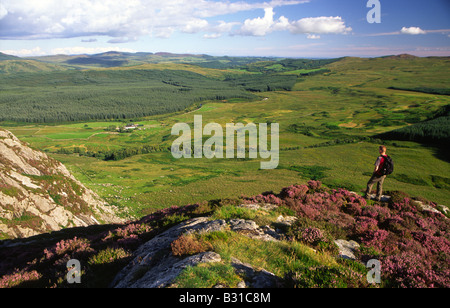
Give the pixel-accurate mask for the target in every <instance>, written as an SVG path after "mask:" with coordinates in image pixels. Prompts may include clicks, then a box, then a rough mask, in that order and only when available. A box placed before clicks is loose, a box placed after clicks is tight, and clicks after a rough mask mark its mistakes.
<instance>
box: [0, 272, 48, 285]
mask: <svg viewBox="0 0 450 308" xmlns="http://www.w3.org/2000/svg"><path fill="white" fill-rule="evenodd" d="M41 277H42V275H41V274H39V273H38V272H37V271H30V272H27V271H25V270H21V271H17V270H16V272H15V273H14V274H11V275H5V276H3V277H1V278H0V289H1V288H13V287H17V286H20V285H21V284H23V283H25V282H30V281H36V280H39V279H40V278H41Z"/></svg>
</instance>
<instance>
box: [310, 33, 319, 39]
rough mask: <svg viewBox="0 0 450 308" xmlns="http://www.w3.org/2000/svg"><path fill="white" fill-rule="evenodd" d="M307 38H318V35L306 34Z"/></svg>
mask: <svg viewBox="0 0 450 308" xmlns="http://www.w3.org/2000/svg"><path fill="white" fill-rule="evenodd" d="M307 38H308V39H310V40H318V39H320V35H317V34H308V36H307Z"/></svg>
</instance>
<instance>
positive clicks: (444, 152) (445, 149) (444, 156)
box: [423, 144, 450, 163]
mask: <svg viewBox="0 0 450 308" xmlns="http://www.w3.org/2000/svg"><path fill="white" fill-rule="evenodd" d="M423 146H425V147H427V148H430V149H431V150H432V151H433V155H434V156H435V157H436V158H438V159H440V160H443V161H445V162H447V163H450V146H449V145H440V146H429V145H425V144H424V145H423Z"/></svg>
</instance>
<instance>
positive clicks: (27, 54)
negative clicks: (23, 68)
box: [1, 47, 46, 57]
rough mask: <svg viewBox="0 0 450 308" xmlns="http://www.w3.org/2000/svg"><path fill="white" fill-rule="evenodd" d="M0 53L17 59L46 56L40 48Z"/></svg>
mask: <svg viewBox="0 0 450 308" xmlns="http://www.w3.org/2000/svg"><path fill="white" fill-rule="evenodd" d="M1 52H3V53H5V54H8V55H13V56H18V57H32V56H43V55H46V52H44V51H43V50H42V49H41V47H35V48H32V49H19V50H1Z"/></svg>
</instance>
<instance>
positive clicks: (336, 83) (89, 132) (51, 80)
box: [0, 55, 450, 217]
mask: <svg viewBox="0 0 450 308" xmlns="http://www.w3.org/2000/svg"><path fill="white" fill-rule="evenodd" d="M116 56H117V55H116ZM121 56H122V57H125V56H126V55H121ZM137 56H138V55H134V58H129V61H128V62H126V63H125V62H117V61H119V60H118V59H116V60H117V61H116V62H115V63H108V65H106V64H105V65H103V67H101V68H100V67H93V66H92V65H93V64H92V63H94V62H92V61H91V64H90V65H91V66H90V67H87V66H86V63H88V62H89V61H84V62H83V61H78V62H77V61H71V62H70V64H71V66H68V64H67V63H65V65H64V66H61V62H62V60H61V59H59V60H58V61H59V63H58V62H57V61H53V62H52V63H48V61H50V60H51V59H49V58H48V59H46V61H47V62H46V63H45V64H43V65H46V66H47V65H52V66H58V65H59V66H60V67H61V68H62V69H61V70H60V71H56V70H55V71H51V72H49V71H42V72H25V71H23V70H20V71H19V72H16V73H15V72H11V71H10V70H9V71H8V73H5V74H0V119H1V120H2V121H3V122H0V126H1V127H3V128H5V129H8V130H10V131H11V132H12V133H14V134H15V135H16V136H17V137H18V138H19V139H21V140H22V141H26V142H28V143H29V144H30V145H31V146H32V147H34V148H36V149H39V150H42V151H45V152H47V153H49V154H50V155H51V156H52V157H54V158H56V159H57V160H59V161H61V162H63V163H64V164H65V165H66V166H67V167H68V168H69V169H70V171H71V172H72V173H73V174H74V175H75V176H76V178H77V179H79V180H80V181H81V182H82V183H83V184H85V185H86V186H87V187H89V188H91V189H92V190H94V191H95V192H97V193H98V194H99V195H100V196H101V197H102V198H103V199H105V200H106V201H107V202H108V203H109V204H112V205H116V206H118V207H119V208H121V209H123V210H124V212H125V213H128V214H129V215H130V216H133V217H142V216H144V215H146V214H149V213H151V212H153V211H155V210H158V209H162V208H167V207H170V206H172V205H185V204H189V203H195V202H200V201H202V200H214V199H224V198H235V197H239V196H241V195H246V196H251V195H255V194H259V193H260V192H262V191H279V190H280V189H281V188H283V187H287V186H290V185H293V184H296V183H305V182H307V181H308V180H309V179H316V180H320V181H322V182H323V184H324V185H326V186H328V187H331V188H332V187H345V188H347V189H350V190H353V191H356V192H358V193H360V192H361V191H362V190H363V189H364V188H365V184H366V183H367V180H368V179H369V177H370V173H371V171H372V170H373V163H374V161H375V158H376V156H377V148H378V145H379V144H380V143H385V144H386V145H387V146H388V153H389V155H391V156H392V157H393V158H394V160H395V163H396V170H395V174H394V175H393V176H392V177H390V178H388V180H387V181H386V184H385V189H386V190H388V191H397V190H399V191H405V192H407V193H409V194H410V195H412V196H421V197H423V198H426V199H429V200H432V201H434V202H438V203H441V204H445V205H449V202H448V196H449V187H450V186H449V185H448V183H449V181H450V178H449V174H450V165H449V159H448V154H447V152H446V151H445V148H446V145H445V144H443V143H439V142H434V143H426V140H425V142H424V140H421V141H420V142H422V143H418V142H417V141H410V140H394V138H393V140H380V138H381V137H380V136H379V134H382V133H386V132H390V131H393V130H396V129H400V128H404V127H409V126H411V125H414V124H417V123H421V122H424V121H426V120H429V119H433V118H435V116H436V114H437V113H439V112H440V111H441V110H442V108H445V106H448V105H449V104H450V98H449V97H448V95H447V92H446V91H448V89H449V88H448V83H447V82H446V81H448V80H449V71H450V70H449V69H450V59H448V58H416V57H405V56H398V57H396V56H392V57H383V58H371V59H362V58H342V59H333V60H326V61H325V60H295V59H269V58H268V59H252V58H250V59H246V58H242V59H239V58H226V57H216V58H214V57H209V56H208V57H206V56H203V57H198V56H197V57H188V56H187V55H184V56H183V57H174V56H173V55H172V57H171V58H167V56H166V57H163V55H159V57H160V58H159V59H157V60H155V58H153V60H152V61H153V62H150V61H149V60H148V59H147V60H146V61H147V62H145V63H144V62H143V61H142V59H141V60H139V61H141V62H139V61H138V62H136V61H137V60H136V59H137V58H136V57H137ZM35 60H39V59H34V61H35ZM41 60H42V59H41ZM69 60H70V59H69ZM122 60H123V59H122ZM122 60H121V61H122ZM5 61H16V60H5ZM65 61H68V60H65ZM133 61H135V62H133ZM0 63H1V61H0ZM42 63H43V62H42ZM99 63H103V62H99ZM88 64H89V63H88ZM132 64H135V65H134V66H133V65H132ZM77 65H78V66H77ZM99 66H102V65H99ZM105 67H106V68H105ZM108 67H109V68H108ZM415 89H416V90H415ZM418 89H428V90H427V91H419V90H418ZM429 89H437V90H436V91H431V90H429ZM194 115H202V116H203V123H204V124H206V123H211V122H215V123H219V124H221V125H225V123H244V124H247V123H279V125H280V165H279V166H278V168H277V169H275V170H260V168H259V166H260V161H259V159H256V160H255V159H248V158H246V159H217V158H215V159H212V160H210V159H206V158H201V159H194V158H193V159H179V160H176V159H174V158H173V157H172V155H171V153H170V146H171V144H172V142H173V141H174V140H175V139H176V136H172V135H171V128H172V126H173V125H174V124H176V123H180V122H184V123H188V124H190V125H191V126H192V125H193V121H194ZM130 123H133V124H137V125H139V126H138V127H137V129H129V130H127V129H125V127H126V125H128V124H130ZM121 128H122V129H121Z"/></svg>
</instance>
